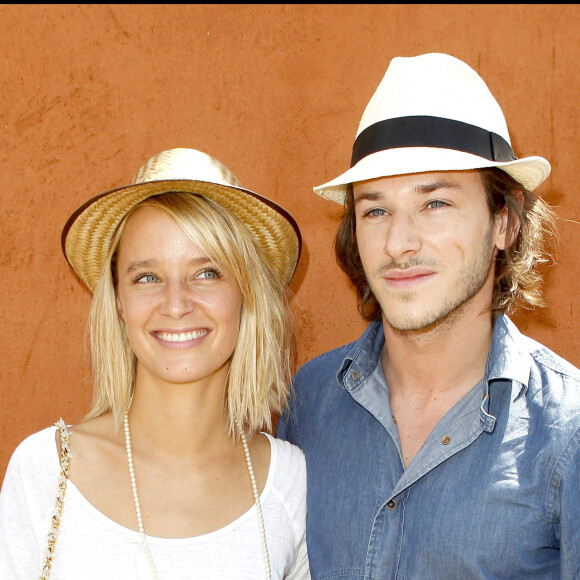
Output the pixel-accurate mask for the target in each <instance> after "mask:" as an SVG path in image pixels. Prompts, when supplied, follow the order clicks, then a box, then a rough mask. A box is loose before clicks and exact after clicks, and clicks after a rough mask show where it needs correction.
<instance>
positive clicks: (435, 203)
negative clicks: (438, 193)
mask: <svg viewBox="0 0 580 580" xmlns="http://www.w3.org/2000/svg"><path fill="white" fill-rule="evenodd" d="M446 205H447V203H446V202H445V201H443V200H441V199H434V200H433V201H430V202H429V203H428V204H427V207H428V208H429V209H437V208H440V207H445V206H446Z"/></svg>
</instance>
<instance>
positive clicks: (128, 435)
mask: <svg viewBox="0 0 580 580" xmlns="http://www.w3.org/2000/svg"><path fill="white" fill-rule="evenodd" d="M235 423H236V426H238V428H239V425H238V422H237V421H236V422H235ZM124 426H125V446H126V448H127V462H128V464H129V475H130V476H131V487H132V488H133V500H134V502H135V513H136V514H137V525H138V528H139V535H140V536H141V545H142V546H143V550H144V551H145V556H146V557H147V562H148V563H149V567H150V568H151V573H152V574H153V578H154V579H155V580H158V576H157V569H156V568H155V563H154V562H153V556H152V555H151V550H150V549H149V543H148V542H147V536H146V535H145V530H144V528H143V517H142V515H141V505H140V503H139V494H138V493H137V482H136V479H135V469H134V467H133V449H132V447H131V432H130V431H129V411H127V412H126V413H125V418H124ZM239 431H240V435H241V439H242V447H243V449H244V457H245V459H246V466H247V468H248V474H249V476H250V484H251V487H252V495H253V496H254V504H255V506H256V513H257V515H258V527H259V532H260V539H261V542H262V553H263V556H264V567H265V569H266V578H267V580H271V578H272V572H271V569H270V555H269V553H268V543H267V542H266V528H265V526H264V516H263V514H262V505H261V504H260V496H259V494H258V486H257V484H256V477H255V475H254V466H253V465H252V458H251V456H250V449H249V447H248V441H247V438H246V434H245V433H244V432H243V431H242V430H241V429H239Z"/></svg>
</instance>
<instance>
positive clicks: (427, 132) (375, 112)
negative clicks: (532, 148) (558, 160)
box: [314, 53, 550, 204]
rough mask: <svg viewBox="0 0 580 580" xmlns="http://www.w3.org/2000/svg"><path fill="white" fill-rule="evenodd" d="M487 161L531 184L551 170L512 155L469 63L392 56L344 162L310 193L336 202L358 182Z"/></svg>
mask: <svg viewBox="0 0 580 580" xmlns="http://www.w3.org/2000/svg"><path fill="white" fill-rule="evenodd" d="M489 167H497V168H499V169H501V170H503V171H505V172H506V173H508V174H509V175H511V177H513V178H514V179H515V180H516V181H517V182H519V183H521V184H522V185H523V186H524V187H525V188H526V189H529V190H531V191H533V190H534V189H535V188H536V187H538V185H540V184H541V183H542V182H543V181H544V180H545V179H546V178H547V177H548V175H549V174H550V164H549V163H548V161H546V160H545V159H543V158H542V157H525V158H522V159H518V158H517V157H516V156H515V154H514V152H513V149H512V146H511V141H510V137H509V133H508V129H507V124H506V121H505V118H504V115H503V113H502V110H501V108H500V106H499V104H498V102H497V101H496V100H495V98H494V96H493V95H492V94H491V92H490V90H489V89H488V87H487V85H486V84H485V82H484V81H483V79H482V78H481V77H480V76H479V75H478V74H477V73H476V72H475V71H474V70H473V69H472V68H471V67H470V66H469V65H467V64H465V63H464V62H462V61H461V60H459V59H457V58H455V57H453V56H450V55H448V54H441V53H430V54H423V55H420V56H415V57H410V58H405V57H397V58H394V59H393V60H392V61H391V63H390V65H389V68H388V69H387V72H386V73H385V76H384V77H383V80H382V81H381V83H380V84H379V86H378V88H377V90H376V91H375V94H374V95H373V96H372V98H371V100H370V101H369V104H368V105H367V108H366V109H365V112H364V113H363V116H362V119H361V121H360V124H359V127H358V131H357V135H356V139H355V143H354V146H353V153H352V160H351V167H350V169H349V170H348V171H345V172H344V173H343V174H342V175H340V176H339V177H337V178H336V179H333V180H332V181H329V182H328V183H325V184H323V185H319V186H318V187H315V188H314V192H315V193H317V194H319V195H321V196H322V197H325V198H327V199H329V200H331V201H335V202H337V203H341V204H342V203H344V196H345V194H346V189H347V187H346V186H347V185H348V184H350V183H355V182H357V181H365V180H367V179H376V178H379V177H389V176H393V175H404V174H408V173H422V172H426V171H461V170H467V169H484V168H489Z"/></svg>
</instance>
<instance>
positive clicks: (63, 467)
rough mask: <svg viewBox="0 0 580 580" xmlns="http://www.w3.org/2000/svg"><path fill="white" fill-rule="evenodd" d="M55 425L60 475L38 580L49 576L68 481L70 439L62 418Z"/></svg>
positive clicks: (46, 578)
mask: <svg viewBox="0 0 580 580" xmlns="http://www.w3.org/2000/svg"><path fill="white" fill-rule="evenodd" d="M55 425H56V426H57V427H58V430H59V432H60V475H59V477H58V489H57V491H56V502H55V503H54V510H53V512H52V518H51V525H50V531H49V532H48V546H47V548H46V556H45V558H44V564H43V565H42V574H41V576H40V580H48V578H50V568H51V567H52V558H53V556H54V548H55V545H56V538H57V536H58V528H59V526H60V516H61V514H62V506H63V504H64V496H65V494H66V483H67V481H68V470H69V465H70V439H69V434H68V430H67V428H66V425H65V423H64V421H63V420H62V419H59V420H58V421H57V422H56V423H55Z"/></svg>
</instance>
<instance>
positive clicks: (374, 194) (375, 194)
mask: <svg viewBox="0 0 580 580" xmlns="http://www.w3.org/2000/svg"><path fill="white" fill-rule="evenodd" d="M382 197H383V194H382V193H381V192H380V191H363V193H361V194H360V195H355V197H354V205H356V204H357V203H360V202H361V201H363V200H369V201H376V200H377V199H381V198H382Z"/></svg>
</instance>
